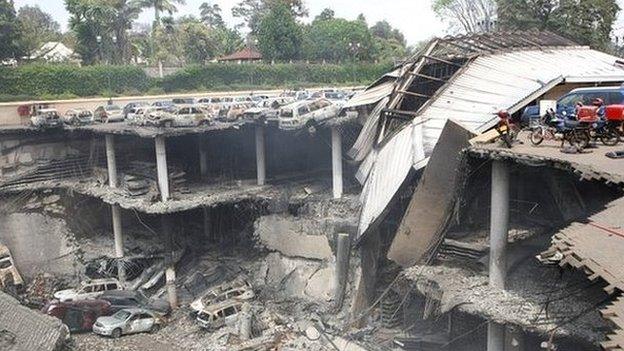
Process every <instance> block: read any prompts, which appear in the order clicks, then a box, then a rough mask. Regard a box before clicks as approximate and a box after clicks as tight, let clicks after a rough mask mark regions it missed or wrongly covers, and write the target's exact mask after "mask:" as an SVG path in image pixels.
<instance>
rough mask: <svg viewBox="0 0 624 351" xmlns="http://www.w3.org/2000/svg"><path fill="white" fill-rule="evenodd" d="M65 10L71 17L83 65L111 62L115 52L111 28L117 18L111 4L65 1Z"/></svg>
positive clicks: (70, 25) (76, 0)
mask: <svg viewBox="0 0 624 351" xmlns="http://www.w3.org/2000/svg"><path fill="white" fill-rule="evenodd" d="M65 8H66V9H67V11H68V12H69V13H70V15H71V17H70V19H69V27H70V28H71V30H72V31H73V32H74V34H75V37H76V47H75V51H76V52H77V53H78V54H80V56H81V58H82V61H83V63H84V64H87V65H90V64H94V63H98V62H102V61H110V60H111V53H112V52H113V51H114V50H115V49H114V47H115V43H114V40H113V38H112V35H111V32H112V29H111V27H112V23H113V22H114V21H115V17H116V11H115V8H114V7H113V6H111V3H110V2H99V1H97V2H96V1H90V0H65ZM98 38H99V40H98Z"/></svg>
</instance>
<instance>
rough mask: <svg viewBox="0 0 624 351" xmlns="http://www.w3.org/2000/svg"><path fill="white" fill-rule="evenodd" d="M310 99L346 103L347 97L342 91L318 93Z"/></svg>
mask: <svg viewBox="0 0 624 351" xmlns="http://www.w3.org/2000/svg"><path fill="white" fill-rule="evenodd" d="M310 99H327V100H331V101H341V102H346V101H347V96H346V95H345V94H344V93H342V92H340V91H317V92H315V93H313V94H312V95H311V96H310Z"/></svg>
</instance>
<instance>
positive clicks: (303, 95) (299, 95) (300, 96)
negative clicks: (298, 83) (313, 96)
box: [280, 90, 310, 100]
mask: <svg viewBox="0 0 624 351" xmlns="http://www.w3.org/2000/svg"><path fill="white" fill-rule="evenodd" d="M280 96H283V97H292V98H294V99H295V100H307V99H308V98H309V97H310V93H309V92H308V91H307V90H294V91H293V90H290V91H284V92H283V93H281V94H280Z"/></svg>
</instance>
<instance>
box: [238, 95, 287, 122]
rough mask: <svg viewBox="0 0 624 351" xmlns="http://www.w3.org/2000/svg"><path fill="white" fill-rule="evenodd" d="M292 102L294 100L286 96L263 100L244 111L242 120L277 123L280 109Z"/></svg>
mask: <svg viewBox="0 0 624 351" xmlns="http://www.w3.org/2000/svg"><path fill="white" fill-rule="evenodd" d="M293 102H295V98H294V97H288V96H278V97H274V98H268V99H263V100H261V101H259V102H257V103H256V105H255V106H253V107H250V108H248V109H247V110H245V112H244V113H243V118H245V119H249V120H253V121H256V122H267V123H273V122H274V123H277V116H278V115H279V109H280V107H282V106H285V105H288V104H291V103H293Z"/></svg>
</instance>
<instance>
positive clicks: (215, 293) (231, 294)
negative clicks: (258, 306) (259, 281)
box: [190, 279, 256, 314]
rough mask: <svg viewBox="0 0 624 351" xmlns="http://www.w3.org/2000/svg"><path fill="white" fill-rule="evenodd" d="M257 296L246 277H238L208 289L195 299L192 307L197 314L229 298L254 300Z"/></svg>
mask: <svg viewBox="0 0 624 351" xmlns="http://www.w3.org/2000/svg"><path fill="white" fill-rule="evenodd" d="M255 296H256V295H255V293H254V291H253V288H252V287H251V285H250V284H249V283H248V282H247V281H245V280H244V279H236V280H234V281H232V282H227V283H224V284H221V285H219V286H217V287H215V288H213V289H210V290H208V291H207V292H206V293H205V294H203V295H202V296H201V297H200V298H198V299H196V300H195V301H193V302H192V303H191V306H190V307H191V310H192V311H193V313H194V314H195V313H199V312H201V311H203V310H204V309H205V308H206V307H207V306H210V305H213V304H215V303H221V302H224V301H227V300H231V301H248V300H252V299H253V298H254V297H255Z"/></svg>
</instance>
